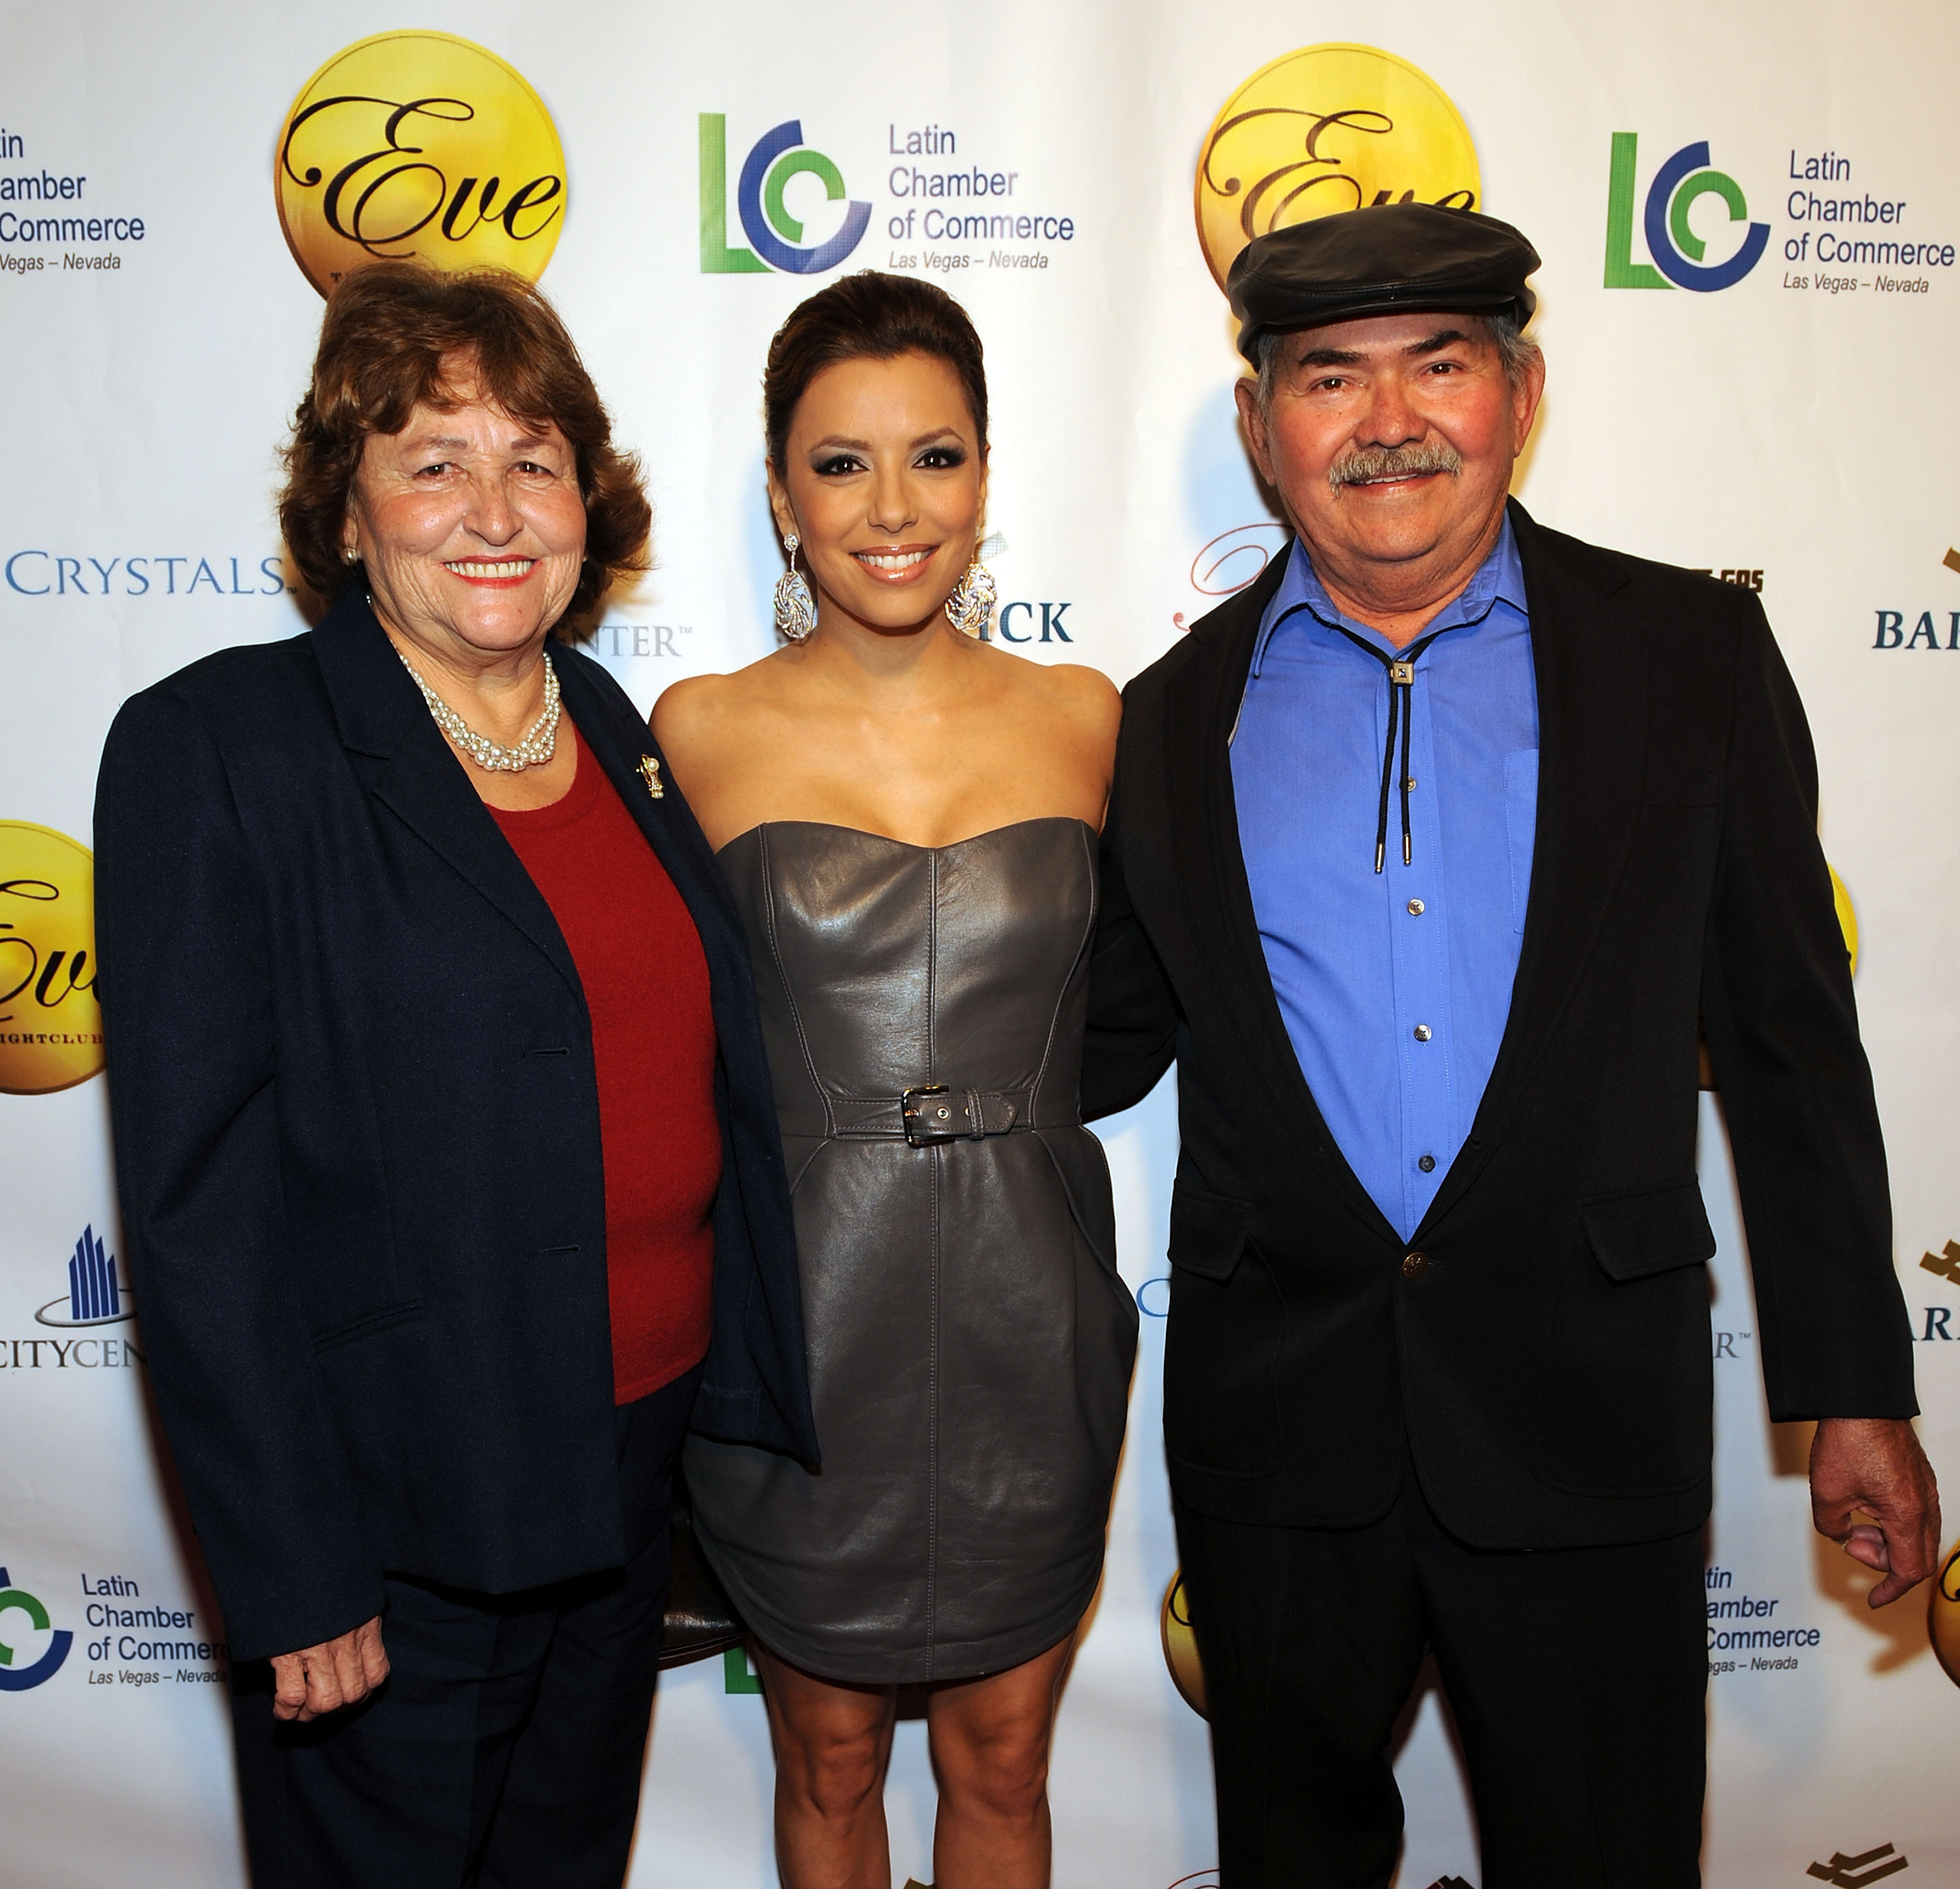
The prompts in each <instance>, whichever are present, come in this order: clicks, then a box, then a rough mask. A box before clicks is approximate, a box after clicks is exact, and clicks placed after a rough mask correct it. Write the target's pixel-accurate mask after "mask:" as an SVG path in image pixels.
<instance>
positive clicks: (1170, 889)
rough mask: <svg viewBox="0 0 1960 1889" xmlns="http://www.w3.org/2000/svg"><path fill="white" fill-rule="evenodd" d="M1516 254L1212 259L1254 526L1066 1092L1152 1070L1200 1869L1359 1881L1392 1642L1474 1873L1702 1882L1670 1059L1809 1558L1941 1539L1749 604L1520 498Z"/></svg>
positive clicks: (1703, 1514)
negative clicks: (1744, 1283) (1800, 1454)
mask: <svg viewBox="0 0 1960 1889" xmlns="http://www.w3.org/2000/svg"><path fill="white" fill-rule="evenodd" d="M1537 266H1538V257H1537V256H1536V254H1535V253H1534V252H1533V250H1532V247H1531V246H1530V244H1529V243H1527V242H1526V241H1525V239H1524V238H1523V237H1522V236H1521V235H1520V234H1519V233H1518V232H1517V231H1516V230H1514V229H1513V228H1510V225H1507V224H1504V223H1500V222H1498V221H1495V220H1494V219H1493V218H1488V217H1484V216H1481V215H1475V214H1473V213H1472V212H1467V211H1458V210H1451V209H1441V208H1437V207H1434V206H1431V205H1421V204H1413V203H1411V204H1402V205H1389V206H1386V207H1383V208H1380V209H1363V210H1357V211H1354V212H1348V213H1347V214H1344V215H1336V216H1330V217H1327V218H1321V219H1319V220H1317V221H1313V222H1309V223H1307V224H1304V225H1299V226H1297V227H1295V228H1287V229H1283V230H1280V231H1275V232H1274V233H1273V234H1270V235H1268V236H1265V237H1260V238H1258V239H1257V240H1256V241H1254V242H1253V243H1252V244H1250V245H1249V247H1247V248H1246V250H1244V251H1243V253H1241V254H1240V256H1239V258H1238V260H1237V261H1236V263H1235V264H1234V265H1233V269H1232V272H1231V278H1230V284H1229V291H1230V295H1231V298H1232V304H1233V309H1234V311H1235V312H1236V314H1237V315H1238V317H1239V322H1240V324H1241V326H1240V339H1239V346H1240V348H1241V349H1242V350H1243V352H1244V353H1245V355H1246V358H1247V359H1248V360H1249V362H1251V363H1252V366H1253V367H1254V368H1255V369H1256V371H1257V379H1256V381H1253V380H1246V381H1240V382H1239V387H1238V390H1237V391H1238V398H1239V410H1240V413H1241V415H1242V416H1243V420H1244V423H1245V428H1246V437H1247V439H1248V441H1249V443H1250V445H1251V448H1252V457H1253V458H1254V460H1255V461H1256V462H1257V463H1258V468H1259V470H1260V473H1262V476H1264V477H1265V479H1266V480H1267V482H1268V483H1269V484H1270V485H1271V486H1272V487H1273V488H1274V489H1275V490H1276V491H1277V492H1278V494H1279V495H1280V499H1281V502H1282V504H1283V505H1284V508H1285V511H1286V514H1287V521H1288V523H1289V524H1290V525H1291V527H1293V534H1294V537H1293V543H1292V545H1291V546H1290V549H1289V550H1288V551H1287V553H1286V555H1284V556H1281V557H1278V558H1276V559H1274V561H1273V562H1272V563H1271V565H1270V566H1269V567H1268V569H1267V570H1266V572H1265V574H1264V575H1263V576H1262V578H1260V579H1259V581H1258V582H1257V583H1255V585H1252V586H1251V587H1250V588H1248V589H1247V590H1246V591H1242V592H1240V593H1239V594H1238V595H1237V596H1236V597H1233V598H1232V599H1231V600H1230V601H1228V602H1227V603H1226V604H1223V605H1222V606H1221V607H1220V608H1219V609H1217V610H1214V612H1212V613H1211V615H1210V616H1208V617H1206V618H1205V619H1204V620H1203V621H1202V622H1201V623H1198V624H1197V625H1196V626H1195V627H1194V628H1193V629H1192V633H1191V635H1190V636H1188V638H1187V639H1185V641H1183V642H1182V643H1180V645H1179V647H1178V648H1176V649H1175V650H1173V651H1172V652H1171V653H1170V654H1169V655H1167V656H1166V657H1165V658H1163V660H1162V661H1160V662H1158V663H1157V664H1155V665H1154V666H1153V667H1151V668H1150V669H1149V670H1147V671H1145V672H1144V674H1142V675H1141V676H1139V677H1138V678H1137V679H1136V680H1134V682H1132V683H1131V685H1130V687H1129V689H1128V692H1127V697H1126V707H1125V718H1124V723H1123V732H1122V747H1121V750H1120V754H1119V758H1118V766H1117V775H1116V785H1115V796H1114V800H1113V802H1112V810H1111V814H1110V818H1109V825H1108V827H1107V830H1106V838H1105V865H1104V876H1105V889H1104V907H1103V910H1104V917H1103V932H1102V934H1101V936H1100V938H1099V942H1098V947H1097V959H1096V976H1095V981H1094V986H1093V999H1092V1001H1093V1017H1092V1021H1091V1031H1090V1062H1089V1067H1088V1069H1087V1073H1086V1075H1085V1078H1084V1082H1083V1102H1084V1106H1085V1111H1086V1112H1087V1113H1092V1114H1094V1113H1104V1112H1107V1111H1109V1110H1112V1109H1115V1108H1118V1107H1123V1106H1125V1105H1126V1104H1128V1103H1130V1102H1131V1101H1134V1100H1136V1099H1137V1098H1138V1097H1139V1096H1140V1095H1141V1094H1144V1092H1145V1091H1147V1089H1148V1088H1150V1085H1151V1084H1152V1083H1153V1082H1154V1081H1156V1079H1157V1077H1158V1076H1159V1075H1161V1074H1162V1073H1163V1070H1164V1069H1165V1068H1166V1066H1167V1065H1168V1064H1169V1062H1171V1061H1172V1060H1173V1059H1176V1062H1177V1063H1178V1066H1179V1116H1180V1129H1181V1134H1182V1154H1181V1157H1180V1159H1179V1165H1178V1173H1177V1179H1176V1186H1175V1187H1174V1189H1173V1193H1172V1197H1171V1212H1170V1259H1171V1289H1170V1307H1169V1328H1168V1331H1167V1333H1166V1348H1165V1356H1164V1435H1165V1443H1166V1451H1167V1453H1168V1455H1169V1463H1170V1476H1171V1487H1172V1492H1173V1499H1174V1502H1175V1504H1176V1515H1177V1524H1178V1538H1179V1547H1180V1550H1181V1552H1182V1556H1183V1560H1184V1571H1185V1585H1186V1591H1187V1592H1188V1596H1189V1598H1190V1604H1191V1610H1192V1620H1193V1623H1194V1624H1195V1627H1196V1629H1197V1636H1198V1650H1199V1652H1200V1654H1201V1658H1202V1659H1203V1662H1204V1673H1205V1684H1206V1693H1207V1699H1208V1709H1209V1712H1210V1716H1211V1731H1212V1744H1213V1754H1214V1763H1215V1768H1216V1772H1217V1800H1218V1816H1219V1844H1220V1882H1221V1884H1223V1889H1252V1885H1255V1884H1288V1885H1293V1884H1316V1885H1317V1884H1328V1885H1335V1884H1339V1885H1341V1886H1342V1889H1348V1885H1363V1884H1384V1885H1385V1884H1387V1883H1388V1882H1389V1879H1390V1877H1391V1875H1392V1873H1393V1871H1394V1868H1395V1861H1396V1857H1397V1853H1398V1847H1399V1843H1400V1837H1401V1831H1402V1800H1401V1797H1400V1795H1399V1794H1398V1791H1397V1789H1396V1786H1395V1779H1394V1776H1393V1773H1392V1770H1391V1766H1390V1752H1391V1741H1392V1735H1393V1731H1394V1728H1395V1723H1396V1721H1397V1719H1398V1715H1400V1714H1401V1713H1402V1711H1403V1709H1404V1708H1405V1705H1406V1703H1407V1701H1408V1697H1409V1695H1410V1693H1411V1688H1412V1687H1413V1685H1414V1681H1415V1678H1416V1675H1417V1671H1418V1668H1419V1667H1420V1665H1421V1662H1422V1661H1423V1659H1424V1655H1426V1654H1431V1653H1433V1655H1434V1656H1435V1658H1436V1661H1437V1668H1438V1669H1439V1671H1440V1674H1441V1676H1442V1680H1443V1689H1444V1690H1445V1692H1446V1694H1447V1695H1448V1696H1449V1701H1450V1703H1451V1705H1452V1706H1453V1709H1454V1712H1455V1715H1456V1724H1457V1727H1458V1729H1459V1732H1460V1734H1461V1736H1462V1748H1463V1753H1464V1756H1465V1760H1466V1762H1467V1764H1468V1771H1469V1779H1470V1786H1471V1791H1472V1796H1473V1798H1474V1799H1475V1807H1476V1812H1477V1819H1478V1829H1479V1831H1480V1834H1481V1843H1482V1852H1483V1868H1484V1875H1483V1882H1484V1889H1605V1885H1608V1884H1610V1885H1613V1886H1614V1889H1675V1885H1685V1884H1693V1883H1695V1882H1696V1881H1698V1880H1699V1875H1698V1852H1699V1848H1700V1842H1701V1801H1702V1788H1703V1776H1704V1690H1705V1687H1706V1683H1707V1663H1706V1658H1705V1644H1704V1629H1705V1613H1706V1607H1705V1598H1704V1582H1703V1566H1704V1559H1703V1555H1704V1537H1703V1524H1704V1522H1705V1521H1707V1516H1708V1512H1709V1500H1710V1441H1711V1438H1710V1413H1711V1403H1712V1388H1713V1386H1712V1375H1713V1374H1712V1369H1711V1364H1710V1355H1711V1347H1710V1331H1709V1311H1708V1304H1709V1301H1708V1287H1707V1278H1706V1275H1705V1273H1704V1262H1705V1261H1706V1260H1707V1259H1708V1258H1709V1257H1710V1255H1711V1254H1712V1253H1713V1251H1714V1250H1715V1240H1714V1236H1713V1234H1712V1233H1711V1232H1710V1228H1709V1223H1708V1219H1707V1214H1706V1212H1704V1209H1703V1206H1702V1201H1701V1193H1700V1190H1699V1188H1698V1184H1697V1182H1696V1178H1695V1133H1696V1120H1697V1108H1696V1090H1697V1079H1696V1072H1697V1067H1698V1037H1700V1035H1701V1034H1702V1033H1703V1032H1704V1031H1705V1035H1706V1040H1707V1050H1708V1053H1709V1056H1710V1060H1711V1062H1712V1063H1713V1068H1714V1072H1715V1075H1716V1076H1717V1079H1718V1080H1719V1082H1720V1087H1721V1090H1722V1094H1723V1104H1724V1107H1725V1109H1726V1113H1727V1119H1728V1125H1729V1136H1730V1140H1731V1143H1732V1145H1733V1149H1734V1152H1735V1158H1736V1175H1737V1180H1738V1183H1739V1188H1740V1191H1741V1196H1742V1208H1743V1212H1744V1217H1745V1221H1746V1223H1747V1225H1748V1234H1749V1240H1750V1248H1751V1253H1752V1263H1753V1266H1754V1271H1755V1285H1756V1301H1757V1304H1756V1315H1755V1333H1756V1338H1757V1342H1758V1348H1759V1349H1760V1350H1761V1355H1762V1359H1763V1367H1764V1378H1765V1381H1766V1382H1767V1384H1768V1393H1769V1403H1770V1410H1771V1415H1772V1416H1774V1417H1776V1418H1777V1419H1816V1420H1817V1429H1816V1439H1815V1446H1814V1448H1813V1451H1812V1458H1811V1488H1812V1499H1813V1504H1814V1507H1815V1518H1816V1523H1817V1526H1818V1528H1819V1529H1820V1530H1822V1531H1823V1532H1824V1533H1825V1534H1827V1535H1829V1536H1831V1537H1833V1538H1834V1539H1835V1540H1839V1541H1841V1542H1842V1543H1844V1545H1845V1547H1846V1548H1847V1550H1848V1551H1849V1552H1850V1553H1851V1554H1853V1555H1854V1556H1857V1558H1858V1559H1860V1560H1861V1561H1863V1562H1866V1564H1868V1565H1869V1566H1871V1567H1873V1568H1875V1569H1879V1570H1881V1571H1882V1574H1883V1578H1882V1579H1881V1580H1880V1581H1879V1582H1878V1583H1877V1584H1876V1586H1875V1587H1874V1588H1873V1591H1872V1593H1871V1596H1870V1598H1871V1601H1872V1604H1873V1605H1875V1606H1876V1605H1879V1604H1882V1603H1884V1602H1886V1601H1892V1600H1894V1599H1895V1598H1897V1597H1898V1595H1900V1594H1903V1593H1904V1592H1905V1591H1907V1589H1908V1588H1911V1586H1912V1585H1914V1583H1915V1582H1917V1581H1919V1580H1920V1579H1922V1578H1924V1577H1925V1575H1927V1573H1928V1572H1930V1569H1931V1566H1932V1563H1933V1558H1934V1556H1935V1555H1936V1550H1937V1539H1936V1538H1937V1534H1938V1527H1939V1521H1938V1500H1937V1496H1936V1492H1935V1491H1934V1488H1933V1476H1932V1473H1931V1472H1930V1470H1929V1468H1928V1467H1927V1463H1926V1459H1925V1457H1923V1455H1922V1454H1921V1453H1920V1448H1919V1445H1918V1443H1917V1441H1916V1439H1915V1438H1914V1435H1913V1432H1912V1429H1911V1425H1910V1423H1909V1422H1908V1419H1910V1418H1911V1416H1912V1415H1913V1414H1914V1412H1915V1409H1916V1406H1915V1404H1914V1395H1913V1372H1912V1362H1911V1339H1910V1333H1909V1330H1908V1325H1907V1321H1906V1314H1905V1309H1904V1303H1903V1301H1902V1298H1901V1294H1900V1291H1899V1287H1898V1280H1897V1277H1896V1275H1895V1273H1894V1270H1893V1267H1892V1253H1891V1225H1890V1217H1889V1206H1888V1199H1887V1190H1886V1179H1885V1152H1884V1148H1883V1146H1882V1142H1881V1140H1880V1137H1879V1123H1878V1118H1877V1114H1876V1109H1875V1107H1874V1104H1873V1092H1872V1082H1871V1077H1870V1073H1869V1070H1868V1069H1867V1067H1866V1061H1865V1057H1864V1054H1863V1050H1862V1049H1861V1048H1860V1044H1859V1040H1858V1031H1857V1018H1856V1014H1855V1011H1854V1009H1853V1002H1852V995H1851V980H1850V967H1849V965H1848V964H1847V960H1846V954H1845V951H1844V942H1843V939H1842V938H1841V935H1840V934H1839V931H1838V923H1837V920H1836V917H1835V916H1834V909H1833V903H1832V897H1831V879H1830V874H1829V871H1828V868H1826V866H1825V862H1824V858H1823V855H1822V852H1820V850H1819V849H1818V841H1817V834H1816V825H1815V814H1816V798H1817V781H1816V771H1815V763H1814V761H1813V759H1812V751H1811V744H1810V737H1809V731H1808V729H1807V728H1806V725H1805V722H1804V717H1803V708H1802V706H1801V705H1800V704H1799V702H1798V699H1797V696H1796V690H1795V689H1794V687H1793V686H1792V683H1791V681H1790V675H1789V672H1788V671H1787V669H1786V668H1785V667H1784V666H1783V659H1782V658H1781V657H1780V655H1778V654H1777V648H1776V645H1775V643H1774V641H1773V640H1772V639H1771V634H1770V631H1769V627H1768V623H1766V621H1765V620H1764V615H1763V612H1762V609H1761V605H1760V604H1758V600H1757V599H1756V597H1755V596H1754V595H1753V594H1751V593H1749V592H1748V591H1742V590H1739V589H1737V588H1734V587H1733V586H1730V585H1720V584H1717V583H1714V582H1712V581H1710V580H1709V579H1707V578H1706V577H1704V576H1701V575H1695V574H1694V573H1691V572H1685V571H1680V570H1675V569H1669V568H1668V567H1666V566H1665V565H1658V564H1653V563H1648V562H1644V561H1643V560H1641V559H1637V558H1632V557H1628V556H1623V555H1621V553H1617V552H1613V551H1608V550H1603V549H1598V548H1596V547H1595V546H1591V545H1588V544H1583V543H1580V542H1579V541H1578V540H1575V539H1573V538H1569V537H1564V536H1562V535H1561V534H1558V533H1557V532H1553V531H1549V530H1545V528H1544V527H1542V526H1539V525H1538V524H1534V523H1533V521H1532V519H1531V518H1530V517H1529V514H1527V513H1526V511H1525V510H1524V509H1523V507H1522V506H1520V505H1518V504H1516V502H1514V501H1511V500H1510V499H1508V498H1507V492H1508V489H1509V486H1510V476H1511V471H1512V467H1513V464H1514V463H1515V462H1516V459H1517V457H1518V454H1519V451H1521V450H1522V449H1523V445H1524V443H1525V441H1526V437H1527V435H1529V432H1530V429H1531V425H1532V418H1533V416H1534V415H1535V413H1536V411H1537V408H1538V396H1539V393H1540V391H1541V390H1542V387H1543V385H1544V380H1545V370H1544V365H1543V362H1542V358H1541V357H1540V355H1539V352H1538V348H1537V346H1535V344H1534V343H1533V342H1531V341H1530V340H1529V339H1526V337H1525V336H1524V335H1523V332H1522V331H1523V327H1524V325H1525V323H1526V321H1527V320H1529V317H1530V315H1531V314H1532V309H1533V307H1534V298H1533V296H1532V291H1531V290H1530V289H1529V288H1527V287H1526V277H1527V276H1529V274H1530V272H1532V270H1533V269H1535V268H1536V267H1537Z"/></svg>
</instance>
